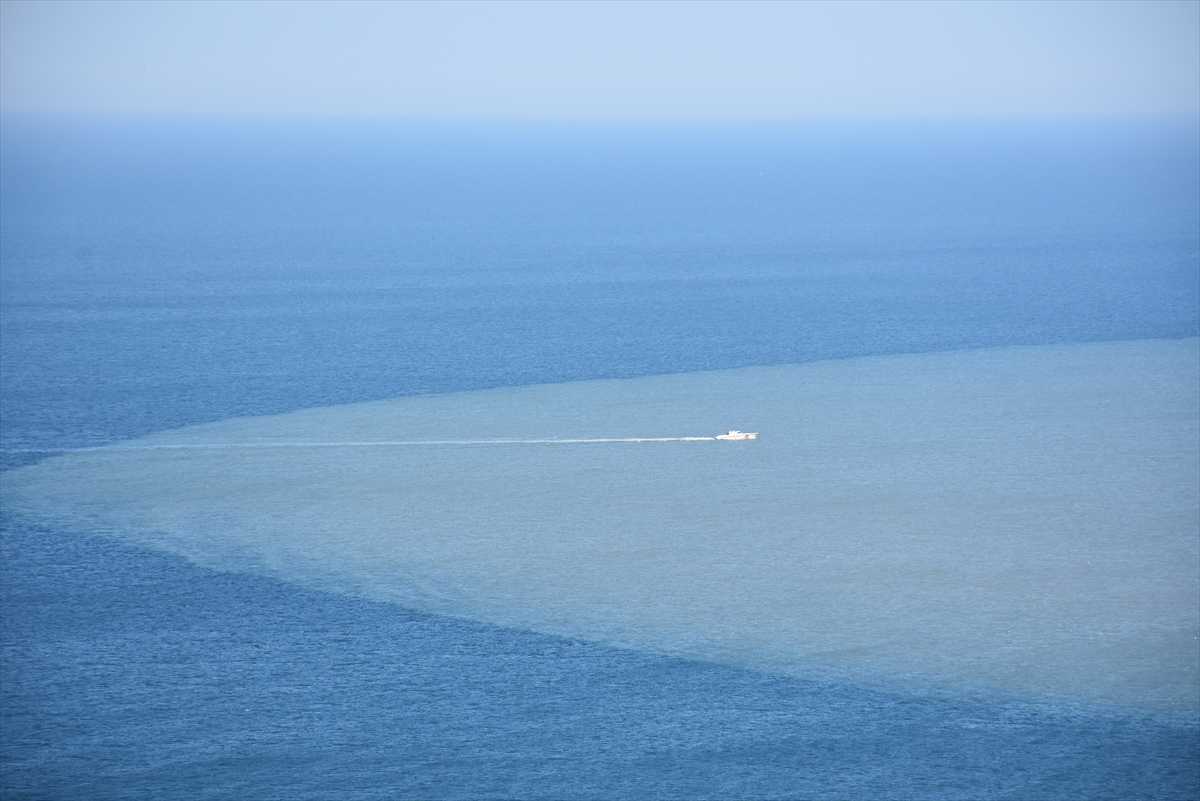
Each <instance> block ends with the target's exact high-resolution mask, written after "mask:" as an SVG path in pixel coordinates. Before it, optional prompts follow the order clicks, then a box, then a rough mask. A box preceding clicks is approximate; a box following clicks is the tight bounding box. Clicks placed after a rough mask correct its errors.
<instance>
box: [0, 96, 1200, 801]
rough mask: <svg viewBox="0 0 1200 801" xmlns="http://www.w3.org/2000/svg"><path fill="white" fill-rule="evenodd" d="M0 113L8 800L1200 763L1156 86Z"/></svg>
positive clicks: (936, 778)
mask: <svg viewBox="0 0 1200 801" xmlns="http://www.w3.org/2000/svg"><path fill="white" fill-rule="evenodd" d="M0 122H2V124H0V357H2V358H0V424H2V425H0V459H2V461H0V467H2V468H3V472H0V502H2V505H0V519H2V524H3V527H2V529H0V798H2V799H143V798H145V799H150V798H153V799H244V798H256V799H328V798H338V799H346V800H347V801H357V800H358V799H404V798H411V799H564V800H565V799H864V801H871V800H873V799H1014V800H1015V799H1020V800H1022V801H1033V800H1035V799H1083V798H1086V799H1197V798H1200V639H1198V637H1200V123H1198V121H1197V120H1196V119H1195V118H1191V117H1079V118H1014V119H1008V118H997V119H912V120H807V121H805V120H792V121H725V122H722V121H552V120H542V121H529V120H525V121H512V120H486V121H464V120H389V119H348V118H337V119H334V118H319V117H316V118H308V117H294V118H293V117H213V116H174V117H161V116H157V117H156V116H130V115H125V116H99V115H92V116H81V115H50V114H41V115H30V114H8V115H5V116H4V118H3V120H2V121H0ZM734 428H736V429H740V430H743V431H747V432H754V433H756V434H757V438H756V439H753V440H742V441H723V440H718V439H715V436H716V435H717V434H720V433H723V432H724V431H726V430H728V429H734Z"/></svg>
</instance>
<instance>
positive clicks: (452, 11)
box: [0, 0, 1200, 118]
mask: <svg viewBox="0 0 1200 801" xmlns="http://www.w3.org/2000/svg"><path fill="white" fill-rule="evenodd" d="M0 9H2V11H0V106H2V107H3V108H5V109H8V110H20V109H24V110H73V111H104V112H107V111H133V112H232V113H247V112H249V113H300V114H325V113H334V114H368V115H404V116H452V117H462V116H466V117H474V116H490V117H495V116H502V117H509V116H520V117H658V118H670V117H709V118H714V117H715V118H726V117H806V116H912V115H996V114H1078V113H1084V114H1088V113H1138V112H1152V113H1157V112H1168V113H1170V112H1176V113H1178V112H1185V113H1196V112H1197V111H1200V2H1196V1H1195V0H1182V1H1175V0H1140V1H1139V2H1089V0H1073V1H1072V2H895V1H893V0H889V1H887V2H866V1H864V2H766V3H760V2H746V1H745V0H743V1H742V2H736V3H726V2H665V3H661V2H482V3H478V2H434V3H428V2H405V3H388V2H348V1H347V0H341V1H340V2H334V3H325V2H217V1H215V0H203V1H202V2H101V1H98V0H88V1H87V2H46V1H45V0H34V1H33V2H30V1H29V0H4V2H2V3H0Z"/></svg>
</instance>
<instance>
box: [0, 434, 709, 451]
mask: <svg viewBox="0 0 1200 801" xmlns="http://www.w3.org/2000/svg"><path fill="white" fill-rule="evenodd" d="M716 439H717V438H716V437H596V438H591V439H558V438H555V439H403V440H382V441H378V442H203V443H186V444H172V445H97V446H95V447H92V448H13V449H6V450H5V453H93V452H96V451H179V450H226V449H238V448H391V447H407V446H410V445H573V444H576V445H577V444H587V443H593V442H715V441H716Z"/></svg>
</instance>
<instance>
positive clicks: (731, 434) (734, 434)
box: [717, 428, 758, 439]
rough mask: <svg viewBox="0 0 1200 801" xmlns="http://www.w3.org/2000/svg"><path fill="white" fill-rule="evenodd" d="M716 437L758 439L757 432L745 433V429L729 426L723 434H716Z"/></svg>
mask: <svg viewBox="0 0 1200 801" xmlns="http://www.w3.org/2000/svg"><path fill="white" fill-rule="evenodd" d="M717 439H758V432H757V431H755V432H753V433H750V434H747V433H746V432H745V431H738V430H737V429H736V428H731V429H729V430H728V431H726V432H725V433H724V434H717Z"/></svg>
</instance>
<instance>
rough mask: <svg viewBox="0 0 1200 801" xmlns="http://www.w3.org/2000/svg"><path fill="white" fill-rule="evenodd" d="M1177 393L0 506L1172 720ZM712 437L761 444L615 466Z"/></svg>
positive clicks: (736, 384)
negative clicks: (1152, 712) (1156, 713)
mask: <svg viewBox="0 0 1200 801" xmlns="http://www.w3.org/2000/svg"><path fill="white" fill-rule="evenodd" d="M1198 365H1200V352H1198V348H1197V340H1195V339H1190V340H1147V341H1137V342H1112V343H1099V344H1082V345H1055V346H1039V347H1015V348H1002V349H993V350H973V351H958V352H950V353H933V354H921V355H909V356H891V357H873V358H862V359H851V360H843V361H835V362H822V363H814V364H807V365H794V366H779V367H758V368H745V369H738V370H727V371H717V372H707V373H690V374H680V375H670V376H659V377H651V378H641V379H627V380H609V381H588V382H577V383H570V384H559V385H543V386H530V387H521V388H513V389H499V390H488V391H481V392H468V393H457V394H450V395H442V396H425V397H415V398H403V399H397V400H391V401H379V402H372V403H363V404H351V405H347V406H334V407H326V408H319V409H310V410H305V411H302V412H296V413H293V414H287V415H280V416H268V417H257V418H241V419H234V420H228V421H225V422H221V423H216V424H210V425H203V426H196V427H190V428H184V429H179V430H176V431H170V432H165V433H162V434H157V435H153V436H150V437H144V438H141V439H137V440H132V441H129V442H126V443H121V444H118V445H114V446H110V447H107V448H102V449H96V450H90V451H82V452H75V453H68V454H64V455H61V456H58V457H55V458H51V459H48V460H46V461H44V462H42V463H40V464H37V465H34V466H31V467H26V468H23V469H20V470H17V471H10V472H9V473H6V474H4V491H5V496H6V498H7V503H8V505H9V507H10V509H16V510H17V511H19V512H21V513H23V514H25V515H27V516H29V517H31V518H32V519H35V520H38V521H42V522H51V523H53V524H54V525H57V526H66V527H71V528H83V527H86V528H88V529H96V528H101V529H103V530H107V531H111V532H113V533H116V534H117V535H119V536H121V537H124V538H128V539H132V540H134V541H136V542H138V543H141V544H148V545H152V546H154V547H157V548H163V549H167V550H170V551H173V552H176V553H179V554H182V555H184V556H186V557H188V558H189V559H191V560H193V561H194V562H196V563H198V564H200V565H204V566H209V567H215V568H218V569H222V570H235V571H251V572H265V573H269V574H271V575H274V576H278V577H281V578H284V579H286V580H289V581H295V582H299V583H302V584H306V585H310V586H314V587H319V588H324V589H332V590H335V591H339V592H347V593H352V594H362V595H366V596H368V597H371V598H376V599H382V600H388V601H395V602H399V603H401V604H403V605H404V606H407V607H410V608H413V609H420V610H423V611H428V612H435V613H440V614H448V615H453V616H459V617H466V618H471V619H475V620H479V621H484V622H488V623H494V624H501V625H505V626H512V627H517V628H523V629H528V630H533V631H538V632H544V633H552V634H559V635H566V636H569V637H575V638H582V639H587V640H592V641H597V642H601V643H606V644H612V645H618V646H624V647H630V648H635V649H642V650H649V651H654V652H660V653H664V654H670V655H680V656H688V657H694V658H699V659H704V660H712V661H717V662H724V663H729V664H733V665H738V666H743V667H752V668H758V669H763V670H767V671H772V672H781V673H785V674H791V675H796V676H801V677H810V678H811V677H825V678H830V677H833V678H838V679H841V680H845V679H851V680H854V681H857V682H860V683H867V684H882V685H884V686H889V687H893V688H896V687H899V688H901V689H906V690H909V691H911V690H914V689H923V690H937V691H942V692H954V691H957V692H962V691H970V692H989V693H993V694H1001V695H1008V696H1011V697H1017V698H1038V697H1043V696H1044V697H1050V698H1054V697H1058V698H1064V699H1075V700H1077V701H1087V702H1099V703H1103V704H1108V705H1117V706H1123V707H1133V708H1153V709H1159V710H1162V711H1171V710H1174V711H1176V712H1186V711H1195V710H1196V709H1197V708H1198V700H1200V699H1198V697H1197V676H1198V673H1200V672H1198V662H1200V647H1198V644H1197V643H1198V641H1197V634H1198V633H1200V632H1198V629H1197V619H1196V609H1197V605H1198V598H1200V588H1198V585H1200V558H1198V547H1197V546H1198V542H1197V537H1196V532H1197V529H1198V526H1200V522H1198V508H1200V507H1198V494H1200V490H1198V487H1200V476H1198V475H1197V470H1198V467H1197V465H1198V459H1197V450H1196V448H1197V441H1198V437H1200V434H1198V412H1197V403H1198V398H1197V393H1196V387H1197V385H1198V378H1197V369H1198ZM729 424H737V425H738V426H739V427H741V428H743V429H745V430H750V431H756V432H760V438H759V439H757V440H754V441H745V442H724V441H717V440H712V439H707V440H684V441H637V440H639V439H646V438H651V439H659V438H669V437H680V438H685V437H697V436H711V435H712V434H715V433H718V432H720V431H722V430H724V429H725V428H728V427H729ZM555 438H559V440H560V441H555ZM623 438H626V439H628V441H619V440H621V439H623ZM589 439H592V440H595V441H587V440H589ZM571 440H574V441H571ZM580 440H582V441H580ZM603 440H618V441H603Z"/></svg>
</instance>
